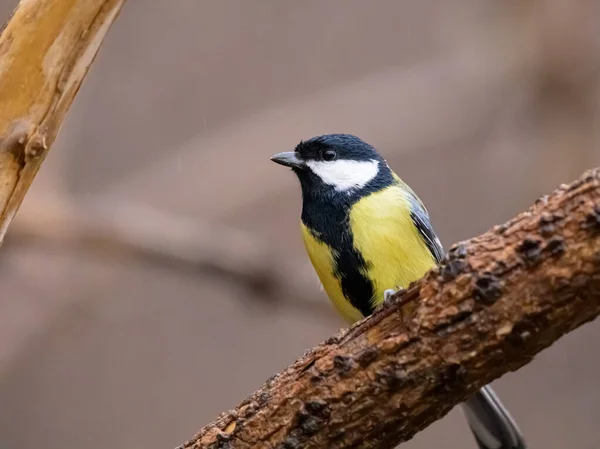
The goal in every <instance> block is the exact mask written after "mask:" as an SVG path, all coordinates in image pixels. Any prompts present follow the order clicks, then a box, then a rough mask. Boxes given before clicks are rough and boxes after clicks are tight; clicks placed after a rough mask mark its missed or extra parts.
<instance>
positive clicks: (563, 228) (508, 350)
mask: <svg viewBox="0 0 600 449" xmlns="http://www.w3.org/2000/svg"><path fill="white" fill-rule="evenodd" d="M599 236H600V169H596V170H592V171H590V172H588V173H586V174H585V175H584V176H583V177H582V178H581V179H580V180H578V181H577V182H575V183H573V184H571V185H569V186H567V185H564V186H561V187H560V188H559V189H558V190H557V191H555V192H554V193H553V194H551V195H550V196H547V197H543V198H541V199H539V200H538V201H537V202H536V204H535V205H534V206H533V207H532V208H531V209H530V210H528V211H527V212H525V213H522V214H520V215H519V216H517V217H516V218H514V219H513V220H511V221H509V222H508V223H506V224H504V225H502V226H497V227H495V228H493V229H492V230H490V231H489V232H487V233H485V234H483V235H481V236H479V237H477V238H474V239H472V240H470V241H467V242H463V243H460V244H458V245H455V246H454V247H453V248H452V249H451V250H450V252H449V255H448V257H447V258H446V260H445V261H444V262H442V264H440V266H439V267H438V268H436V269H434V270H433V271H431V272H430V273H428V274H427V275H426V276H425V277H424V278H423V279H422V280H421V281H420V282H419V283H416V284H415V285H413V286H411V288H409V289H408V290H407V291H406V292H405V293H404V294H403V295H401V296H400V297H398V298H396V300H395V302H394V303H393V304H391V305H389V306H387V307H385V308H383V309H381V310H379V311H378V312H377V313H375V314H374V315H373V316H372V317H370V318H367V319H366V320H363V321H361V322H360V323H357V324H356V325H355V326H353V327H352V328H351V329H350V330H348V331H345V332H341V333H340V334H339V335H337V336H336V337H333V338H331V339H330V340H329V341H327V342H325V343H323V344H321V345H319V346H317V347H316V348H314V349H313V350H311V351H309V352H308V353H307V354H305V355H304V356H303V357H302V358H300V359H299V360H298V361H297V362H296V363H295V364H293V365H292V366H290V367H289V368H287V369H286V370H285V371H283V372H282V373H280V374H278V375H276V376H274V377H273V378H271V379H269V380H268V381H267V382H266V384H265V385H264V386H263V387H262V388H261V389H260V390H258V391H257V392H255V393H254V394H253V395H252V396H250V397H249V398H248V399H246V400H245V401H244V402H242V403H241V404H240V405H239V406H238V407H237V408H236V409H235V410H232V411H229V412H227V413H223V414H222V415H221V416H220V417H219V418H218V419H217V420H216V421H215V422H213V423H211V424H209V425H208V426H206V427H205V428H204V429H202V430H201V431H200V432H199V433H198V434H197V436H196V437H194V438H193V439H192V440H190V441H188V442H187V443H185V444H184V445H183V446H181V447H182V448H214V449H216V448H222V449H225V448H227V449H234V448H235V449H242V448H282V449H284V448H285V449H296V448H298V449H299V448H313V447H314V448H317V447H318V448H338V449H339V448H351V447H352V448H391V447H394V446H395V445H397V444H398V443H401V442H403V441H406V440H408V439H410V438H411V437H412V436H413V435H414V434H415V433H417V432H418V431H419V430H421V429H423V428H425V427H426V426H428V425H429V424H431V423H432V422H434V421H436V420H437V419H440V418H441V417H443V416H444V415H445V414H446V413H448V412H449V411H450V410H451V409H452V408H453V407H454V406H455V405H456V404H458V403H460V402H462V401H464V400H465V399H466V398H467V397H468V396H469V395H471V394H473V393H474V392H475V391H476V390H477V389H479V388H480V387H482V386H484V385H486V384H488V383H490V382H491V381H493V380H494V379H496V378H498V377H500V376H501V375H503V374H505V373H507V372H509V371H514V370H516V369H518V368H520V367H521V366H523V365H525V364H526V363H528V362H529V361H531V360H532V358H533V357H534V355H535V354H536V353H538V352H539V351H541V350H543V349H544V348H546V347H548V346H550V345H551V344H552V343H553V342H554V341H555V340H557V339H558V338H559V337H560V336H561V335H563V334H565V333H566V332H569V331H571V330H573V329H575V328H576V327H578V326H580V325H582V324H584V323H586V322H588V321H590V320H592V319H594V318H595V317H596V316H597V315H598V314H599V313H600V239H599Z"/></svg>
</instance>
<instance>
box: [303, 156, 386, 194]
mask: <svg viewBox="0 0 600 449" xmlns="http://www.w3.org/2000/svg"><path fill="white" fill-rule="evenodd" d="M306 165H308V167H309V168H310V169H311V170H312V172H313V173H314V174H315V175H317V176H318V177H319V178H321V180H322V181H323V182H324V183H325V184H329V185H330V186H333V187H334V189H335V190H337V191H338V192H345V191H348V190H352V189H360V188H361V187H364V186H366V185H367V184H368V183H369V181H371V180H372V179H373V178H375V176H377V173H378V172H379V161H375V160H373V161H347V160H337V161H331V162H326V161H307V162H306Z"/></svg>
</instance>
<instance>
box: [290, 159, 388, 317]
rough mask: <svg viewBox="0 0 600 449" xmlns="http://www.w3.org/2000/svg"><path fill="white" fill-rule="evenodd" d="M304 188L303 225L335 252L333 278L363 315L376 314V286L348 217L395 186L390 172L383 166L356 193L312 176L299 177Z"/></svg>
mask: <svg viewBox="0 0 600 449" xmlns="http://www.w3.org/2000/svg"><path fill="white" fill-rule="evenodd" d="M298 178H299V179H300V184H301V185H302V222H303V223H304V225H305V226H306V227H307V228H308V229H309V230H310V231H311V232H312V233H313V235H314V236H315V237H316V238H317V239H318V240H321V241H322V242H324V243H326V244H327V245H328V246H329V247H331V248H332V249H334V250H335V251H336V254H335V255H334V272H333V275H334V276H335V277H336V278H337V279H338V280H339V281H340V284H341V287H342V292H343V293H344V296H345V297H346V298H347V299H348V301H350V303H351V304H352V305H353V306H354V307H356V308H357V309H358V310H359V311H360V312H361V313H362V314H363V315H364V316H368V315H370V314H371V313H372V312H373V309H374V308H373V295H374V286H373V283H372V282H371V281H370V280H369V278H367V277H366V276H365V275H364V274H363V273H366V272H367V269H368V268H369V263H368V262H367V261H366V260H365V259H364V258H363V256H362V254H361V253H360V252H359V251H358V250H357V249H356V248H355V247H354V237H353V234H352V230H351V229H350V222H349V215H350V209H351V208H352V206H353V205H354V204H355V203H356V202H357V201H359V200H360V199H362V198H364V197H365V196H368V195H371V194H372V193H374V192H377V191H379V190H382V189H384V188H386V187H388V186H390V185H392V184H395V183H396V180H395V179H394V177H393V175H392V172H391V170H389V168H387V166H385V165H384V164H381V166H380V170H379V173H378V174H377V176H376V177H375V178H373V179H372V180H371V181H370V182H369V183H368V184H367V185H366V186H364V187H363V188H361V189H357V190H356V191H351V192H350V193H348V192H337V191H335V189H334V188H333V187H332V186H328V185H325V184H323V183H322V182H321V180H320V179H314V178H316V176H315V175H314V174H312V173H302V174H298Z"/></svg>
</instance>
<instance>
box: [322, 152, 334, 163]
mask: <svg viewBox="0 0 600 449" xmlns="http://www.w3.org/2000/svg"><path fill="white" fill-rule="evenodd" d="M321 157H322V158H323V160H324V161H327V162H331V161H333V160H335V158H336V157H337V154H336V152H335V151H334V150H323V152H322V153H321Z"/></svg>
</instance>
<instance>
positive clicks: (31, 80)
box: [0, 0, 125, 242]
mask: <svg viewBox="0 0 600 449" xmlns="http://www.w3.org/2000/svg"><path fill="white" fill-rule="evenodd" d="M124 1H125V0H26V1H25V0H22V1H21V2H20V3H19V6H18V7H17V9H16V10H15V12H14V13H13V16H12V18H11V19H10V21H9V22H8V24H7V25H6V26H5V28H4V30H3V31H2V34H1V35H0V242H2V240H3V239H4V235H5V234H6V230H7V228H8V226H9V225H10V223H11V221H12V219H13V217H14V215H15V214H16V212H17V210H18V209H19V207H20V205H21V202H22V201H23V198H24V196H25V193H26V192H27V190H28V189H29V186H30V185H31V183H32V181H33V178H34V177H35V175H36V173H37V171H38V170H39V168H40V166H41V164H42V162H43V161H44V158H45V157H46V155H47V154H48V150H49V149H50V146H51V145H52V143H53V142H54V139H55V138H56V135H57V133H58V131H59V129H60V126H61V124H62V121H63V119H64V117H65V114H66V112H67V110H68V109H69V106H70V105H71V102H72V101H73V98H74V97H75V94H76V93H77V91H78V90H79V86H80V85H81V82H82V81H83V78H84V77H85V75H86V73H87V71H88V69H89V67H90V65H91V63H92V62H93V60H94V58H95V56H96V53H97V51H98V48H99V47H100V44H101V43H102V40H103V38H104V36H105V35H106V33H107V31H108V29H109V27H110V25H111V24H112V23H113V21H114V20H115V18H116V17H117V15H118V13H119V11H120V10H121V7H122V6H123V3H124Z"/></svg>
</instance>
